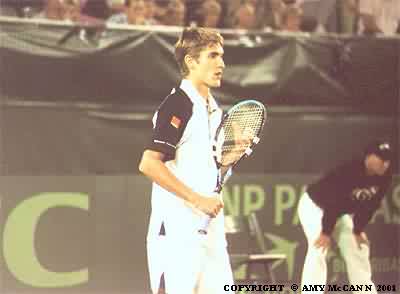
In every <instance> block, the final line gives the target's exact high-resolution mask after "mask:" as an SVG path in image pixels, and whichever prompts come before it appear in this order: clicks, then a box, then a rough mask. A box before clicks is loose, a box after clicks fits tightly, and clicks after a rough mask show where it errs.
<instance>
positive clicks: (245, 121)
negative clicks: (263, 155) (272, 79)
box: [220, 104, 265, 166]
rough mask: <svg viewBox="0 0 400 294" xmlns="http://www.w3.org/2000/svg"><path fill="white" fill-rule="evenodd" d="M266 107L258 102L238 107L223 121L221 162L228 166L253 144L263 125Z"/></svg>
mask: <svg viewBox="0 0 400 294" xmlns="http://www.w3.org/2000/svg"><path fill="white" fill-rule="evenodd" d="M264 115H265V114H264V109H263V108H261V107H260V106H259V105H257V104H246V105H242V106H241V107H237V108H236V109H234V110H233V111H232V112H231V113H229V116H228V117H227V119H226V120H225V121H224V123H223V138H222V139H223V143H222V145H221V146H220V148H221V149H220V152H221V156H220V159H221V164H222V165H224V166H227V165H229V164H232V163H234V162H236V161H237V160H239V159H240V158H241V157H242V156H243V154H244V153H246V150H247V149H248V148H249V147H251V146H252V145H253V141H254V139H255V138H258V137H257V136H258V134H259V133H260V131H261V129H262V127H263V121H264Z"/></svg>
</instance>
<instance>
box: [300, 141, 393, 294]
mask: <svg viewBox="0 0 400 294" xmlns="http://www.w3.org/2000/svg"><path fill="white" fill-rule="evenodd" d="M392 158H393V150H392V148H391V146H390V143H389V142H387V141H381V140H376V141H374V142H373V143H371V144H370V145H369V146H368V147H367V148H366V150H365V152H364V153H363V155H362V156H361V158H360V159H355V160H351V161H348V162H346V163H344V164H343V165H341V166H339V167H337V168H335V169H333V170H331V171H330V172H328V173H327V174H326V175H325V176H323V177H322V178H321V179H320V180H318V181H317V182H315V183H313V184H311V185H310V186H309V187H308V188H307V192H306V193H304V194H303V195H302V197H301V199H300V202H299V208H298V213H299V217H300V223H301V225H302V227H303V230H304V233H305V235H306V238H307V241H308V250H307V255H306V258H305V262H304V268H303V275H302V286H303V285H325V284H326V281H327V264H326V254H327V251H328V248H329V246H330V244H331V239H332V237H334V238H335V240H336V242H337V245H338V247H339V250H340V252H341V255H342V256H343V258H344V261H345V263H346V269H347V274H348V278H349V282H350V283H351V284H352V285H360V284H362V285H373V282H372V279H371V275H372V274H371V264H370V260H369V241H368V238H367V235H366V234H365V231H364V230H365V227H366V225H367V224H368V222H369V220H370V219H371V217H372V216H373V215H374V213H375V211H376V210H377V209H378V208H379V206H380V203H381V200H382V198H383V197H384V195H385V193H386V191H387V189H388V187H389V185H390V183H391V178H392V177H391V175H392V169H391V168H390V162H391V160H392ZM373 288H374V287H373ZM307 293H309V292H307ZM369 293H376V291H375V289H374V291H372V292H369Z"/></svg>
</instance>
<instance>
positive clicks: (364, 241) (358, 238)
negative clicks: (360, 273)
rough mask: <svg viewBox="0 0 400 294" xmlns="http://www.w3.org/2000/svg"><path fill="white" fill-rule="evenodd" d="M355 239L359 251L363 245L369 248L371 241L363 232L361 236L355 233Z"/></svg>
mask: <svg viewBox="0 0 400 294" xmlns="http://www.w3.org/2000/svg"><path fill="white" fill-rule="evenodd" d="M354 237H355V238H356V242H357V245H358V248H359V249H361V245H362V244H365V245H367V246H369V240H368V237H367V234H365V232H361V233H360V234H356V233H354Z"/></svg>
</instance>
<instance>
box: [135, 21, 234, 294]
mask: <svg viewBox="0 0 400 294" xmlns="http://www.w3.org/2000/svg"><path fill="white" fill-rule="evenodd" d="M223 54H224V50H223V38H222V36H221V35H220V34H219V33H217V32H215V31H212V30H208V29H203V28H188V29H184V30H183V32H182V35H181V37H180V39H179V40H178V42H177V43H176V45H175V57H176V60H177V63H178V65H179V68H180V71H181V74H182V77H183V79H182V81H181V84H180V86H179V87H177V88H175V89H173V90H172V92H171V94H170V95H168V96H167V97H166V98H165V99H164V101H163V102H162V103H161V105H160V106H159V108H158V109H157V111H156V113H155V115H154V118H153V136H152V141H151V143H150V145H149V146H148V148H147V149H146V150H145V151H144V153H143V156H142V160H141V162H140V165H139V170H140V171H141V172H142V173H144V174H145V175H146V176H147V177H149V178H150V179H151V180H152V181H153V189H152V199H151V207H152V212H151V216H150V224H149V229H148V235H147V254H148V266H149V274H150V284H151V289H152V291H153V293H168V294H180V293H182V294H191V293H204V294H213V293H215V294H217V293H218V294H220V293H225V291H224V285H227V284H233V277H232V270H231V266H230V262H229V256H228V253H227V248H226V247H227V243H226V238H225V232H224V218H223V211H222V208H223V202H222V200H221V198H219V197H216V196H215V194H214V189H215V187H216V182H217V175H218V170H217V167H216V164H215V161H214V159H213V155H212V143H213V138H214V136H215V132H216V130H217V128H218V125H219V124H220V122H221V118H222V111H221V109H220V108H219V107H218V105H217V103H216V101H215V99H214V97H213V96H212V95H211V92H210V89H211V88H215V87H219V86H220V85H221V78H222V73H223V70H224V67H225V64H224V61H223ZM207 215H209V216H211V217H213V220H212V221H211V223H210V226H209V227H208V233H207V234H206V235H203V234H199V232H198V231H199V228H200V225H201V224H203V223H204V217H205V216H207Z"/></svg>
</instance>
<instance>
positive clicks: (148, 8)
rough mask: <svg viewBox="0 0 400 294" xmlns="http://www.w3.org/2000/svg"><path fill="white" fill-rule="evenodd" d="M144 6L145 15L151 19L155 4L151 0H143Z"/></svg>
mask: <svg viewBox="0 0 400 294" xmlns="http://www.w3.org/2000/svg"><path fill="white" fill-rule="evenodd" d="M145 6H146V11H145V17H146V18H147V19H152V18H154V14H155V10H156V5H155V3H154V1H153V0H147V1H145Z"/></svg>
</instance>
